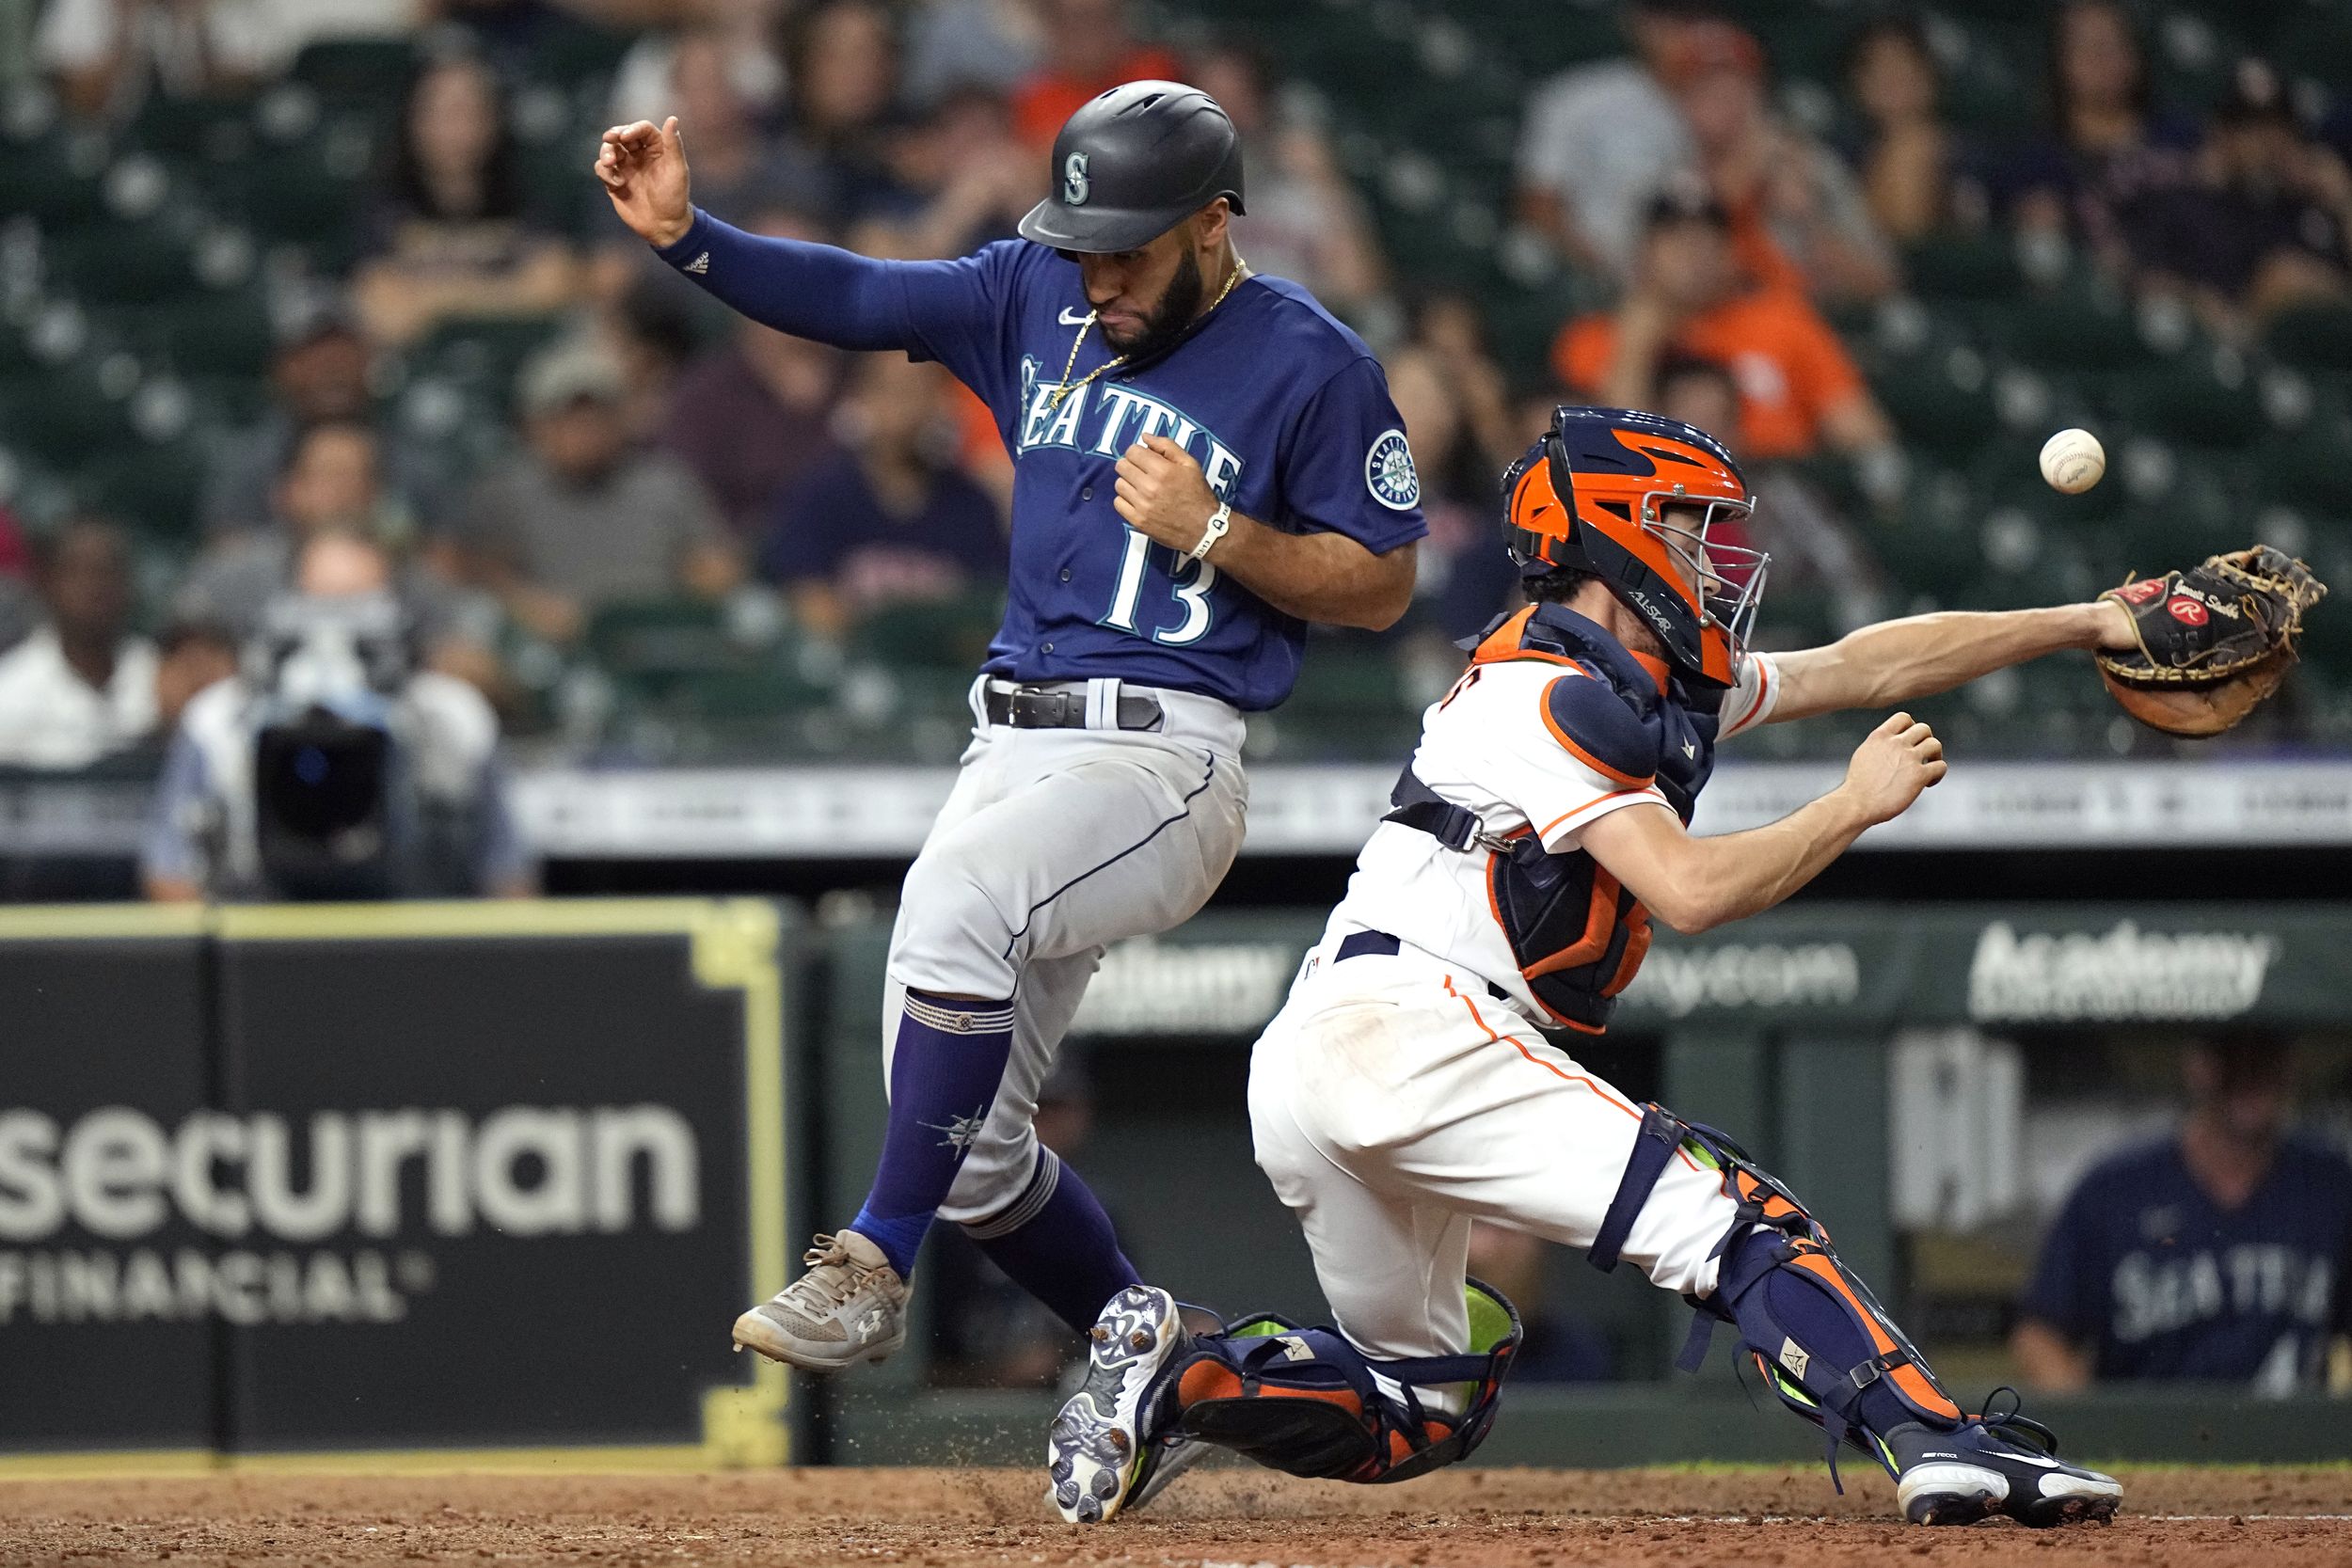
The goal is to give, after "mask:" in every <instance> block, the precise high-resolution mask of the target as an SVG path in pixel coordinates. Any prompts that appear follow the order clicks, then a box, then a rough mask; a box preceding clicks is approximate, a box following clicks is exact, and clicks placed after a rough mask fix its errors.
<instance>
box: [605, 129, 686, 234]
mask: <svg viewBox="0 0 2352 1568" xmlns="http://www.w3.org/2000/svg"><path fill="white" fill-rule="evenodd" d="M596 178H597V179H599V180H601V181H603V182H604V194H605V195H607V196H609V197H611V198H612V210H613V211H614V212H616V213H618V214H621V221H622V222H623V223H626V224H628V226H629V227H630V228H631V229H634V230H637V232H638V233H639V235H641V236H642V237H643V238H644V239H645V241H646V242H647V243H649V244H652V245H675V244H677V242H678V241H680V240H682V239H684V238H685V237H686V231H687V230H689V229H691V228H692V227H693V224H694V206H693V202H692V200H691V198H690V197H689V196H688V194H687V193H688V189H689V185H688V181H687V175H686V143H685V141H684V139H683V138H681V137H680V136H679V135H678V129H677V116H675V115H672V116H671V117H670V118H669V119H665V120H663V121H662V122H661V123H660V125H656V124H654V122H653V121H651V120H649V119H641V120H639V121H637V123H635V124H634V125H615V126H614V127H612V129H611V130H610V131H607V132H606V133H605V134H604V139H603V141H602V143H601V144H600V145H599V146H598V147H597V149H596Z"/></svg>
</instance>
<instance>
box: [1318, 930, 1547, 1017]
mask: <svg viewBox="0 0 2352 1568" xmlns="http://www.w3.org/2000/svg"><path fill="white" fill-rule="evenodd" d="M1404 945H1405V944H1404V943H1403V942H1399V941H1397V939H1396V938H1394V937H1392V936H1391V935H1389V933H1388V932H1386V931H1350V932H1348V933H1347V935H1345V936H1343V937H1342V938H1340V953H1339V957H1337V958H1333V959H1332V960H1331V961H1332V962H1333V963H1335V964H1343V963H1345V962H1347V960H1348V959H1350V958H1362V957H1364V956H1365V955H1366V954H1368V953H1369V954H1372V955H1375V956H1376V957H1379V958H1395V957H1396V951H1397V949H1398V948H1400V947H1402V946H1404ZM1486 991H1487V994H1488V995H1490V996H1492V997H1494V998H1495V1000H1497V1001H1499V1002H1508V1001H1510V1000H1511V993H1510V992H1509V991H1507V990H1503V989H1502V987H1501V986H1498V985H1496V984H1495V983H1494V982H1493V981H1492V980H1489V981H1487V982H1486Z"/></svg>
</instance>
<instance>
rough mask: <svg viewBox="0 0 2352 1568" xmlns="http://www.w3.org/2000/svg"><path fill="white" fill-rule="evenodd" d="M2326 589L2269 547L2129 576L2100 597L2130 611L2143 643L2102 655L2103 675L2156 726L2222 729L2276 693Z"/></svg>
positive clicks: (2174, 731)
mask: <svg viewBox="0 0 2352 1568" xmlns="http://www.w3.org/2000/svg"><path fill="white" fill-rule="evenodd" d="M2327 594H2328V585H2327V584H2326V583H2324V582H2322V581H2320V580H2319V579H2318V578H2315V577H2313V576H2312V571H2311V568H2310V567H2308V566H2306V565H2304V564H2303V563H2302V562H2299V561H2297V560H2296V559H2295V558H2294V557H2293V556H2290V555H2285V554H2282V553H2280V551H2278V550H2274V549H2272V548H2271V547H2270V546H2267V545H2257V546H2254V547H2253V548H2252V549H2250V550H2233V551H2232V552H2230V553H2229V554H2227V555H2216V556H2208V557H2207V558H2206V559H2205V561H2204V562H2203V563H2202V564H2201V565H2197V566H2192V567H2190V568H2189V569H2188V570H2187V571H2185V572H2167V573H2166V574H2164V576H2162V577H2156V578H2139V579H2137V580H2126V581H2125V582H2124V584H2123V586H2122V587H2121V588H2110V589H2108V590H2107V591H2106V593H2105V594H2100V595H2099V596H2100V597H2101V598H2103V599H2113V600H2115V601H2116V602H2117V603H2119V604H2121V605H2122V607H2123V608H2124V609H2125V610H2129V611H2130V612H2131V617H2132V633H2133V635H2134V636H2135V637H2137V639H2138V641H2139V646H2138V647H2137V649H2133V650H2127V651H2121V652H2107V653H2102V654H2100V655H2099V656H2098V658H2099V677H2100V679H2102V680H2104V681H2106V687H2107V691H2108V694H2109V695H2111V696H2112V697H2114V699H2115V700H2116V701H2117V702H2118V703H2120V704H2122V706H2123V711H2124V712H2126V713H2128V714H2130V715H2131V716H2132V717H2133V718H2135V719H2137V720H2138V721H2140V722H2141V723H2143V724H2146V725H2148V726H2149V727H2150V728H2152V729H2158V730H2162V731H2164V732H2165V733H2166V734H2168V735H2190V736H2197V735H2219V734H2220V733H2221V732H2222V731H2223V730H2226V729H2228V728H2230V727H2231V726H2232V725H2233V724H2235V723H2236V722H2237V721H2239V720H2241V719H2243V718H2245V717H2246V716H2247V714H2249V712H2251V711H2252V710H2253V708H2254V705H2255V704H2257V703H2259V702H2261V701H2262V700H2263V699H2264V698H2265V697H2267V696H2269V695H2270V694H2271V693H2272V692H2273V691H2275V690H2277V689H2278V688H2279V683H2280V681H2281V680H2284V679H2285V678H2286V673H2287V666H2289V665H2291V664H2293V663H2294V662H2295V658H2296V653H2295V640H2296V635H2297V634H2298V633H2300V632H2301V631H2302V629H2303V612H2304V611H2305V610H2309V609H2311V607H2312V606H2313V605H2315V604H2317V603H2318V602H2319V601H2320V600H2321V599H2323V598H2325V597H2326V596H2327Z"/></svg>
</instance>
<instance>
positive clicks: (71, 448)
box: [0, 361, 132, 471]
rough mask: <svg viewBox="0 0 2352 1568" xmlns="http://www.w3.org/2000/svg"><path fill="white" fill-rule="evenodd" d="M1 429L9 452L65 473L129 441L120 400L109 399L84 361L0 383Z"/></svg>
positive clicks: (94, 369) (125, 417)
mask: <svg viewBox="0 0 2352 1568" xmlns="http://www.w3.org/2000/svg"><path fill="white" fill-rule="evenodd" d="M123 391H124V394H125V395H126V396H127V395H128V392H129V388H127V387H126V388H123ZM0 431H5V432H6V433H7V439H8V446H9V448H10V449H11V450H13V451H21V452H29V453H30V454H32V455H33V456H35V457H38V458H40V459H41V460H42V461H44V462H46V463H47V464H48V465H49V466H51V467H56V468H59V469H63V470H67V471H72V470H74V469H78V468H80V467H83V466H84V465H85V464H87V462H89V461H90V459H91V458H92V456H93V455H94V454H97V453H101V452H106V451H113V450H114V449H115V448H116V447H117V446H119V444H121V443H123V442H126V441H128V440H130V439H131V438H132V436H131V433H130V424H129V420H128V418H127V415H126V412H125V408H124V403H123V399H122V398H119V397H115V396H112V395H109V393H108V391H107V389H106V388H104V387H102V386H101V385H100V381H99V375H98V372H97V369H96V367H95V366H94V365H92V364H90V363H89V362H87V361H81V362H77V363H74V364H71V365H66V366H60V367H56V368H53V369H51V370H49V371H47V372H43V373H41V374H40V375H37V376H24V377H13V378H11V379H9V380H8V381H6V382H0Z"/></svg>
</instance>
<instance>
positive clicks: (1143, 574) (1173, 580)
mask: <svg viewBox="0 0 2352 1568" xmlns="http://www.w3.org/2000/svg"><path fill="white" fill-rule="evenodd" d="M1168 553H1169V554H1170V555H1173V554H1175V552H1174V551H1173V550H1170V551H1169V552H1168ZM1151 567H1152V541H1151V540H1150V539H1149V538H1147V537H1146V536H1145V535H1143V534H1140V533H1137V532H1136V531H1135V530H1134V529H1128V530H1127V547H1126V549H1125V551H1124V552H1123V553H1122V554H1121V555H1120V558H1119V585H1118V587H1116V588H1115V589H1113V590H1112V592H1111V608H1110V613H1109V614H1107V615H1105V616H1104V617H1103V620H1102V625H1104V626H1111V627H1114V628H1116V629H1118V630H1120V631H1124V632H1133V633H1134V634H1136V636H1138V637H1142V636H1147V635H1148V636H1149V637H1150V638H1151V639H1152V641H1154V642H1161V643H1166V644H1167V645H1168V646H1170V647H1183V646H1184V644H1185V643H1187V642H1198V641H1200V639H1201V638H1203V637H1205V636H1207V635H1208V631H1209V626H1210V623H1211V622H1212V621H1213V620H1215V618H1216V612H1215V610H1213V609H1212V607H1211V606H1210V604H1209V590H1210V589H1212V588H1214V587H1216V567H1214V566H1212V565H1210V564H1209V563H1208V562H1205V561H1194V560H1192V559H1190V558H1189V557H1186V558H1184V561H1183V562H1182V563H1181V564H1180V565H1179V566H1178V568H1177V570H1176V571H1175V573H1174V574H1173V575H1172V576H1169V577H1168V578H1167V580H1168V588H1169V592H1168V596H1169V597H1170V598H1171V599H1173V600H1175V601H1176V603H1178V604H1180V605H1183V606H1184V619H1183V620H1182V621H1180V622H1178V623H1177V624H1176V625H1175V626H1152V627H1151V628H1149V629H1148V631H1147V629H1146V628H1144V627H1142V626H1137V625H1136V616H1137V613H1138V611H1139V610H1140V608H1141V606H1142V602H1143V581H1144V578H1148V577H1153V576H1157V575H1158V574H1155V573H1154V572H1152V569H1151Z"/></svg>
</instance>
